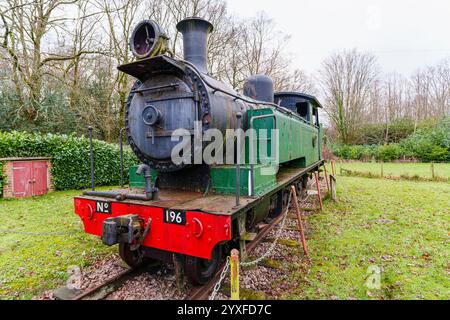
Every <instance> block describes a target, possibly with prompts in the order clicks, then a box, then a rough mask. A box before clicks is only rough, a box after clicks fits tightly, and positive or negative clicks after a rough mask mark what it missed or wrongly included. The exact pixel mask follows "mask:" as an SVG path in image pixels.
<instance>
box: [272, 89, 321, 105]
mask: <svg viewBox="0 0 450 320" xmlns="http://www.w3.org/2000/svg"><path fill="white" fill-rule="evenodd" d="M274 96H275V98H277V96H295V97H298V98H301V99H304V100H307V101H309V102H310V103H311V104H313V105H314V106H315V107H316V108H323V107H322V105H321V104H320V102H319V100H317V98H316V97H314V96H312V95H310V94H306V93H301V92H294V91H282V92H275V94H274Z"/></svg>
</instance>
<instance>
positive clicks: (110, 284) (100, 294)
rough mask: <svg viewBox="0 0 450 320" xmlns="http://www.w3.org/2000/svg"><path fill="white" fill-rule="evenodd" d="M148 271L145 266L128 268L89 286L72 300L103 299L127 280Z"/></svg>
mask: <svg viewBox="0 0 450 320" xmlns="http://www.w3.org/2000/svg"><path fill="white" fill-rule="evenodd" d="M145 271H146V268H145V267H140V268H136V269H126V270H124V271H122V272H120V273H118V274H117V275H115V276H113V277H111V278H109V279H107V280H106V281H104V282H102V283H100V284H98V285H96V286H94V287H91V288H88V289H87V290H86V291H84V292H82V293H80V294H78V295H76V296H75V297H73V298H72V299H71V300H101V299H104V298H106V297H107V296H108V295H109V294H111V293H112V292H114V291H115V290H117V289H118V288H119V287H120V286H121V285H122V284H123V283H124V282H125V281H127V280H128V279H131V278H132V277H134V276H137V275H139V274H141V273H143V272H145Z"/></svg>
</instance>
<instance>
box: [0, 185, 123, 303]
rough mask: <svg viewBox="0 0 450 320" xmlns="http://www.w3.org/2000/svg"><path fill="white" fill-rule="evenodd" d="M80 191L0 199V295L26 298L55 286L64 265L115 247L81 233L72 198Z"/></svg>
mask: <svg viewBox="0 0 450 320" xmlns="http://www.w3.org/2000/svg"><path fill="white" fill-rule="evenodd" d="M80 193H81V191H79V190H78V191H58V192H52V193H50V194H47V195H45V196H42V197H34V198H24V199H0V217H1V221H2V224H1V226H0V299H29V298H32V297H33V296H35V295H37V294H39V293H41V292H42V291H44V290H48V289H53V288H56V287H58V286H60V285H62V284H64V283H65V280H66V279H67V278H68V274H67V268H68V267H69V266H71V265H78V266H80V267H83V266H86V265H89V264H90V263H91V262H92V261H93V260H94V259H95V258H96V257H98V256H99V255H105V254H109V253H111V252H112V250H115V249H114V248H108V247H106V246H104V245H103V244H102V243H101V241H99V239H98V238H97V237H94V236H92V235H88V234H85V233H84V232H83V224H82V222H81V219H80V218H79V217H78V216H77V215H76V214H75V213H74V208H73V197H74V196H76V195H79V194H80ZM5 230H6V231H15V232H20V233H38V234H40V235H27V234H20V233H11V232H6V233H5V232H4V231H5ZM49 233H63V234H62V235H55V234H53V235H52V234H50V235H48V234H49ZM46 234H47V235H46Z"/></svg>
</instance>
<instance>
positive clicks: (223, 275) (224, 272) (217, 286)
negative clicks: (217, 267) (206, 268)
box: [209, 256, 230, 300]
mask: <svg viewBox="0 0 450 320" xmlns="http://www.w3.org/2000/svg"><path fill="white" fill-rule="evenodd" d="M229 267H230V257H229V256H228V257H227V261H226V263H225V267H223V269H222V272H221V273H220V278H219V280H218V281H217V283H216V284H215V285H214V289H213V291H212V293H211V295H210V296H209V300H214V299H215V298H216V295H217V293H218V292H219V290H220V286H221V285H222V281H223V280H224V279H225V278H226V276H227V274H228V268H229Z"/></svg>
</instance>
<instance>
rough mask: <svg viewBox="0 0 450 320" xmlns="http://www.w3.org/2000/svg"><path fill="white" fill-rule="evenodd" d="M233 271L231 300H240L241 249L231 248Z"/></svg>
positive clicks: (231, 266)
mask: <svg viewBox="0 0 450 320" xmlns="http://www.w3.org/2000/svg"><path fill="white" fill-rule="evenodd" d="M230 272H231V281H230V284H231V300H239V251H238V250H237V249H233V250H231V257H230Z"/></svg>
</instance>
